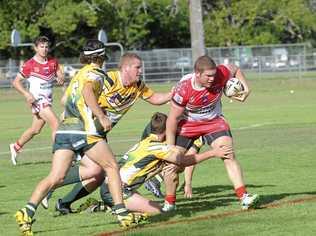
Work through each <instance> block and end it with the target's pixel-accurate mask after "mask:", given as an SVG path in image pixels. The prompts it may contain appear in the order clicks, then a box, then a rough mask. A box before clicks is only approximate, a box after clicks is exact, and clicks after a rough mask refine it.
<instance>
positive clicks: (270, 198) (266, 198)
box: [258, 191, 316, 209]
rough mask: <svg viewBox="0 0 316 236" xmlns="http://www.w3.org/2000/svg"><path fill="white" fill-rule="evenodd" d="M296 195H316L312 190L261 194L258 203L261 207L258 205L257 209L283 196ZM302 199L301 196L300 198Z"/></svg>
mask: <svg viewBox="0 0 316 236" xmlns="http://www.w3.org/2000/svg"><path fill="white" fill-rule="evenodd" d="M297 195H313V196H315V197H316V191H312V192H298V193H279V194H271V195H261V196H260V205H262V207H260V206H259V207H258V208H259V209H264V208H266V207H267V206H265V205H268V204H271V203H274V202H277V201H280V200H282V199H284V198H287V197H291V196H297ZM302 199H303V198H302Z"/></svg>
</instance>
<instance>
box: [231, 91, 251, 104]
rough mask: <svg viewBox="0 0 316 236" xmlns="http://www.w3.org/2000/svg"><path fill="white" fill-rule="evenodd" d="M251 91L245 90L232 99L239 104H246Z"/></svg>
mask: <svg viewBox="0 0 316 236" xmlns="http://www.w3.org/2000/svg"><path fill="white" fill-rule="evenodd" d="M249 94H250V91H249V90H248V89H245V90H243V91H240V92H239V93H237V94H236V95H234V96H231V98H232V99H234V100H237V101H239V102H244V101H245V100H246V99H247V97H248V96H249Z"/></svg>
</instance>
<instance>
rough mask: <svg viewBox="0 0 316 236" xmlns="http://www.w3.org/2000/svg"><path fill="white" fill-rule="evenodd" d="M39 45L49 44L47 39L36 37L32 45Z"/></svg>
mask: <svg viewBox="0 0 316 236" xmlns="http://www.w3.org/2000/svg"><path fill="white" fill-rule="evenodd" d="M40 43H48V44H49V39H48V38H47V37H46V36H38V37H37V38H36V39H35V40H34V45H35V46H37V45H38V44H40Z"/></svg>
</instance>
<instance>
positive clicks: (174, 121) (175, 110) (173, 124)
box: [166, 102, 184, 145]
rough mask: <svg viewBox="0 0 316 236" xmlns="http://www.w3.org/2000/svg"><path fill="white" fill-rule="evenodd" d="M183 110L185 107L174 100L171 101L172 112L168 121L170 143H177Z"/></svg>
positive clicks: (167, 129)
mask: <svg viewBox="0 0 316 236" xmlns="http://www.w3.org/2000/svg"><path fill="white" fill-rule="evenodd" d="M183 111H184V107H181V106H178V105H177V104H175V103H174V102H171V107H170V112H169V115H168V119H167V123H166V141H167V143H168V144H172V145H174V144H175V137H176V132H177V125H178V117H180V116H181V115H182V113H183Z"/></svg>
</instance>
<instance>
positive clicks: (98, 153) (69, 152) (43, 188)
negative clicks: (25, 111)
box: [15, 40, 137, 235]
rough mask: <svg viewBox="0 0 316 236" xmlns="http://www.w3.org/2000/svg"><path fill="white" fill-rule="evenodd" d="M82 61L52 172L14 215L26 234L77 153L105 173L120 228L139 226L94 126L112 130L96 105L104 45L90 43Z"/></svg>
mask: <svg viewBox="0 0 316 236" xmlns="http://www.w3.org/2000/svg"><path fill="white" fill-rule="evenodd" d="M80 61H81V62H82V63H83V64H85V66H84V67H83V68H82V69H80V71H79V72H78V73H77V74H76V75H75V77H74V78H73V79H72V81H71V83H70V85H69V87H68V89H67V92H66V99H65V114H64V120H63V121H62V123H61V124H60V127H59V129H58V131H57V132H56V137H55V142H54V146H53V152H54V156H53V159H52V167H51V171H50V173H49V175H48V176H47V177H46V178H44V179H43V180H42V181H41V182H40V183H39V184H38V185H37V186H36V188H35V190H34V192H33V193H32V196H31V198H30V200H29V201H28V203H27V204H26V206H25V207H24V208H22V209H20V210H18V211H17V212H16V214H15V218H16V222H17V223H18V225H19V228H20V230H21V232H22V234H23V235H33V232H32V229H31V227H32V223H33V222H34V220H33V216H34V214H35V211H36V209H37V207H38V205H39V203H40V202H41V201H42V199H43V198H44V197H45V196H46V195H47V193H48V192H49V191H50V190H51V189H53V188H55V187H57V186H58V185H60V184H61V183H62V180H63V179H64V177H65V175H66V173H67V172H68V169H69V168H70V166H71V163H72V160H73V156H74V154H75V153H86V154H87V155H89V157H90V158H91V160H93V161H94V162H95V163H97V164H98V165H99V166H100V168H102V169H103V171H106V173H107V175H108V176H109V185H110V186H111V194H112V197H113V199H114V202H115V204H114V212H115V213H116V215H117V217H118V220H119V222H120V225H122V226H124V227H127V226H129V225H132V224H134V223H137V222H135V219H134V215H133V214H131V213H129V212H128V211H127V209H126V208H125V205H124V203H123V197H122V189H121V180H120V176H119V168H118V165H117V162H116V159H115V157H114V155H113V153H112V152H111V150H110V148H109V146H108V144H107V143H106V141H105V139H104V137H103V136H102V135H101V134H100V132H99V131H100V130H99V128H97V127H96V125H95V120H96V119H97V120H98V122H99V123H100V124H101V126H102V129H103V130H109V129H110V128H111V121H110V120H109V119H108V117H107V116H106V115H105V114H104V112H103V111H102V109H101V108H100V106H99V105H98V103H97V101H98V98H99V97H100V94H101V92H102V91H103V90H102V89H103V83H104V80H105V77H106V75H105V73H103V72H102V71H101V70H100V68H101V66H102V65H103V63H104V61H105V46H104V44H103V43H102V42H100V41H98V40H89V41H88V42H87V43H86V45H85V46H84V48H83V51H82V52H81V55H80Z"/></svg>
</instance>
